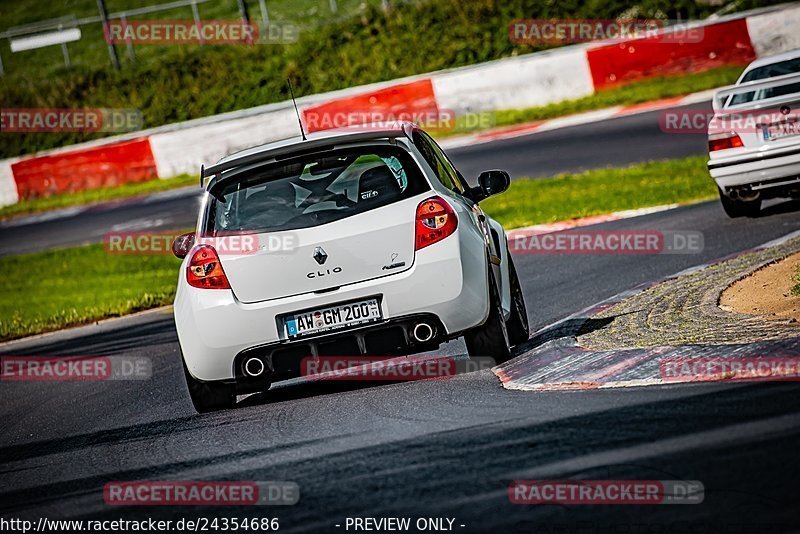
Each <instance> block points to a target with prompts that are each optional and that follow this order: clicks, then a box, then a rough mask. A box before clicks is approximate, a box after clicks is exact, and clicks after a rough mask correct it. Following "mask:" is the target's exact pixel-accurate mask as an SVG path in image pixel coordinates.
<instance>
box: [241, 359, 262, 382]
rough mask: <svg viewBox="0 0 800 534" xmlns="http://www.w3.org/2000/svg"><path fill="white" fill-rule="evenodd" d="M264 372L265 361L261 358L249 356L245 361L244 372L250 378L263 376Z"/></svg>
mask: <svg viewBox="0 0 800 534" xmlns="http://www.w3.org/2000/svg"><path fill="white" fill-rule="evenodd" d="M263 372H264V362H262V361H261V358H249V359H248V360H247V361H245V362H244V374H246V375H247V376H249V377H250V378H256V377H258V376H261V374H262V373H263Z"/></svg>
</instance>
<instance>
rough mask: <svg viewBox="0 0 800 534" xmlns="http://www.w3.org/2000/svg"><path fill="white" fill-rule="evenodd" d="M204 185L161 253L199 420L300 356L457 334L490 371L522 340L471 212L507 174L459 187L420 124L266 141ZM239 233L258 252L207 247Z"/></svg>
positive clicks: (410, 346)
mask: <svg viewBox="0 0 800 534" xmlns="http://www.w3.org/2000/svg"><path fill="white" fill-rule="evenodd" d="M202 175H203V177H204V178H203V179H202V180H203V182H204V184H203V186H204V189H205V195H204V197H203V202H202V206H201V210H200V216H199V219H198V224H197V228H196V232H194V233H191V234H186V235H184V236H181V237H179V238H178V239H177V240H176V241H175V243H174V245H173V251H174V252H175V254H176V255H177V256H178V257H183V258H184V260H183V263H182V265H181V269H180V276H179V280H178V290H177V295H176V297H175V312H174V313H175V322H176V325H177V331H178V338H179V341H180V346H181V351H182V353H183V361H184V369H185V375H186V380H187V384H188V389H189V394H190V396H191V398H192V402H193V403H194V406H195V408H196V409H197V410H198V411H200V412H205V411H210V410H216V409H221V408H227V407H231V406H233V405H234V404H235V396H236V395H237V394H245V393H253V392H259V391H265V390H267V389H269V387H270V384H271V382H273V381H276V380H281V379H285V378H290V377H293V376H298V374H299V373H300V365H301V364H300V362H301V360H303V359H304V358H319V357H320V356H358V355H362V354H369V355H407V354H411V353H416V352H421V351H427V350H434V349H436V348H437V347H438V346H439V345H440V344H441V343H442V342H444V341H447V340H450V339H454V338H457V337H460V336H464V338H465V340H466V345H467V349H468V351H469V354H470V355H471V356H476V355H480V356H488V357H492V358H494V359H495V360H497V361H503V360H505V359H508V358H510V356H511V353H510V347H511V346H513V345H515V344H518V343H521V342H523V341H526V340H527V339H528V318H527V312H526V309H525V302H524V300H523V297H522V291H521V288H520V284H519V280H518V279H517V275H516V272H515V270H514V265H513V263H512V259H511V256H510V254H509V253H508V248H507V242H506V236H505V232H504V230H503V228H502V226H501V225H500V224H499V223H498V222H496V221H494V220H493V219H491V218H490V217H487V216H486V215H485V214H484V213H483V211H482V210H481V208H480V207H479V205H478V203H479V202H480V201H481V200H482V199H484V198H486V197H488V196H490V195H494V194H498V193H501V192H503V191H505V190H506V188H507V187H508V185H509V176H508V174H507V173H505V172H503V171H487V172H484V173H483V174H481V176H480V177H479V178H478V183H479V185H478V186H476V187H469V186H468V185H467V184H466V183H465V182H464V179H463V177H462V176H461V174H460V173H459V172H458V171H457V170H456V169H455V167H454V166H453V165H452V163H451V162H450V160H449V159H448V158H447V156H446V155H445V153H444V152H443V151H442V150H441V149H440V148H439V147H438V145H437V144H436V143H435V142H434V140H433V139H432V138H431V137H430V136H429V135H428V134H426V133H425V132H424V131H422V130H421V129H419V128H418V127H417V126H415V125H413V124H410V123H399V124H396V125H384V126H372V127H367V128H350V129H344V130H338V131H333V132H327V133H324V132H323V133H319V134H314V135H310V136H309V137H308V139H307V140H305V139H303V138H300V137H297V138H293V139H289V140H284V141H279V142H275V143H271V144H268V145H264V146H259V147H255V148H252V149H248V150H245V151H243V152H239V153H236V154H233V155H231V156H228V157H226V158H223V159H222V160H221V161H220V162H219V163H218V164H217V165H215V166H213V167H211V168H208V169H205V170H204V172H203V173H202ZM206 179H207V180H206ZM242 236H250V237H251V238H256V240H257V242H258V243H259V246H258V247H255V248H254V249H252V250H248V251H244V250H238V251H237V250H228V247H227V246H225V247H220V246H217V247H216V248H215V247H214V245H212V244H208V243H209V239H211V242H212V243H213V242H214V241H213V240H214V239H219V241H218V242H222V241H224V240H225V239H231V238H234V237H235V238H237V239H239V238H241V237H242ZM275 242H277V243H284V244H288V245H287V246H286V247H285V249H278V250H276V249H274V247H272V246H270V245H269V243H275Z"/></svg>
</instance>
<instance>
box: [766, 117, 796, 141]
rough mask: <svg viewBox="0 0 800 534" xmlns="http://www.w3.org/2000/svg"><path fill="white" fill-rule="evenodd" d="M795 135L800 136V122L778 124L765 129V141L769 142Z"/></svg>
mask: <svg viewBox="0 0 800 534" xmlns="http://www.w3.org/2000/svg"><path fill="white" fill-rule="evenodd" d="M795 135H800V122H798V121H791V122H789V121H787V122H776V123H775V124H770V125H769V126H767V127H766V128H764V139H765V140H767V141H773V140H775V139H782V138H784V137H792V136H795Z"/></svg>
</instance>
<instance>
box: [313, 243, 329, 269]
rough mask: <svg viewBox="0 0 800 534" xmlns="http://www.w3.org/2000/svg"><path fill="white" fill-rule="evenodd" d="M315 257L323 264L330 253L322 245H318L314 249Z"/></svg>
mask: <svg viewBox="0 0 800 534" xmlns="http://www.w3.org/2000/svg"><path fill="white" fill-rule="evenodd" d="M313 258H314V259H315V260H317V263H319V264H320V265H322V264H323V263H325V260H327V259H328V255H327V254H325V249H323V248H322V247H317V248H315V249H314V256H313Z"/></svg>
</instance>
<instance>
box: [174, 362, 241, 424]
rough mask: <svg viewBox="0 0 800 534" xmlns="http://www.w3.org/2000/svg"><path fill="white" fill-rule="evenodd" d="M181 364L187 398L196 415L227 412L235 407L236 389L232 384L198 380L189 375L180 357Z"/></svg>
mask: <svg viewBox="0 0 800 534" xmlns="http://www.w3.org/2000/svg"><path fill="white" fill-rule="evenodd" d="M181 363H182V364H183V374H184V376H185V377H186V387H187V389H188V390H189V397H190V398H191V399H192V405H193V406H194V409H195V410H196V411H197V413H208V412H215V411H218V410H227V409H230V408H233V407H234V406H235V405H236V388H235V386H234V385H233V384H227V383H225V382H205V381H203V380H198V379H196V378H195V377H193V376H192V375H191V374H190V373H189V369H187V367H186V362H185V361H183V357H181Z"/></svg>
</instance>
